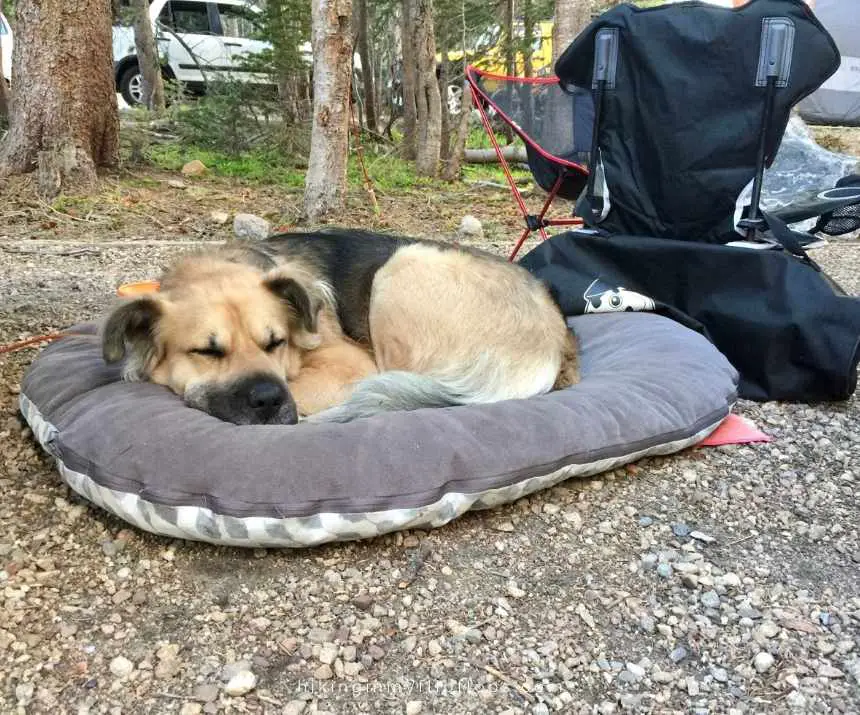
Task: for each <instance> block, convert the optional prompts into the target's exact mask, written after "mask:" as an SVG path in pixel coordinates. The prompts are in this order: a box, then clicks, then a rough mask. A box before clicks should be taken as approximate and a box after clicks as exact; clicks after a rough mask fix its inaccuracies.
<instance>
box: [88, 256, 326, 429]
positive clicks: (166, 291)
mask: <svg viewBox="0 0 860 715" xmlns="http://www.w3.org/2000/svg"><path fill="white" fill-rule="evenodd" d="M324 300H325V288H324V286H322V285H321V284H319V283H315V282H314V281H313V280H312V278H311V277H310V275H309V274H308V273H307V272H305V271H302V270H301V269H296V268H295V267H292V268H291V267H290V266H285V267H281V268H273V269H271V270H269V271H264V270H261V269H260V268H259V267H256V266H251V265H246V264H242V263H237V262H232V261H230V260H223V259H217V258H216V259H212V258H191V259H186V260H185V261H184V262H182V263H180V264H179V265H178V266H177V267H176V268H175V269H173V270H172V271H171V272H170V273H168V274H167V275H166V276H165V277H164V278H163V280H162V282H161V291H160V292H158V293H154V294H152V295H146V296H143V297H140V298H136V299H134V300H131V301H130V302H127V303H125V304H123V305H120V306H119V307H118V308H116V309H115V310H114V311H113V313H111V314H110V316H109V317H108V319H107V321H106V323H105V326H104V329H103V334H102V349H103V354H104V358H105V361H106V362H108V363H116V362H119V361H121V360H124V361H125V362H124V367H123V377H124V378H125V379H127V380H149V381H151V382H155V383H158V384H161V385H165V386H166V387H169V388H170V389H171V390H173V391H174V392H175V393H176V394H178V395H180V396H181V397H182V398H183V399H184V400H185V402H186V403H187V404H189V405H190V406H192V407H195V408H197V409H200V410H203V411H204V412H208V413H210V414H212V415H214V416H215V417H218V418H220V419H222V420H226V421H228V422H233V423H235V424H293V423H295V422H296V421H297V419H298V416H297V413H296V405H295V402H294V400H293V398H292V395H291V394H290V391H289V387H288V381H289V379H290V378H292V377H295V376H296V374H297V373H298V371H299V369H300V368H301V354H302V352H303V351H306V350H310V349H313V348H315V347H317V346H318V345H319V343H320V339H321V338H320V335H319V332H318V330H319V312H320V309H321V308H322V306H323V301H324Z"/></svg>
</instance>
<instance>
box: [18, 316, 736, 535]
mask: <svg viewBox="0 0 860 715" xmlns="http://www.w3.org/2000/svg"><path fill="white" fill-rule="evenodd" d="M570 324H571V326H572V327H573V328H574V330H575V331H576V333H577V335H578V337H579V341H580V346H581V353H582V356H581V357H582V373H583V380H582V382H581V383H580V384H578V385H576V386H575V387H573V388H570V389H568V390H564V391H560V392H553V393H550V394H548V395H541V396H539V397H533V398H531V399H528V400H512V401H507V402H499V403H495V404H491V405H481V406H470V407H453V408H447V409H435V410H418V411H416V412H407V413H389V414H385V415H380V416H377V417H372V418H369V419H365V420H358V421H356V422H352V423H348V424H319V425H316V424H314V425H311V424H299V425H293V426H242V427H238V426H235V425H232V424H228V423H225V422H221V421H219V420H217V419H215V418H214V417H211V416H209V415H207V414H205V413H203V412H199V411H197V410H194V409H192V408H189V407H186V406H185V405H184V404H183V403H182V401H181V400H180V399H179V398H178V397H176V396H175V395H173V394H172V393H171V392H169V391H168V390H166V389H165V388H162V387H159V386H157V385H152V384H142V383H123V382H121V381H120V380H119V372H118V370H117V369H116V368H112V367H108V366H106V365H105V364H104V362H103V361H102V359H101V350H100V344H99V341H98V339H97V337H96V336H95V335H94V334H91V335H89V336H81V337H78V336H75V337H68V338H64V339H62V340H60V341H58V342H56V343H54V344H52V345H50V346H49V347H48V348H46V349H45V350H44V351H43V352H42V354H41V355H40V356H39V357H38V358H37V359H36V361H35V362H34V364H33V365H32V366H31V368H30V370H29V372H28V373H27V375H26V377H25V379H24V382H23V385H22V394H21V407H22V411H23V412H24V414H25V416H26V418H27V419H28V421H29V422H30V424H31V426H32V427H33V430H34V433H35V434H36V436H37V438H38V439H39V441H40V442H41V443H42V444H43V445H44V447H45V448H46V449H47V450H48V451H50V452H51V454H53V455H54V456H55V457H56V459H57V462H58V466H59V469H60V471H61V473H62V475H63V477H64V478H65V479H66V481H67V482H68V483H69V484H70V486H72V488H74V489H75V490H76V491H78V492H79V493H81V494H83V495H84V496H85V497H86V498H88V499H90V500H91V501H93V502H95V503H97V504H99V505H100V506H103V507H105V508H107V509H109V510H110V511H113V512H114V513H116V514H117V515H119V516H120V517H122V518H124V519H127V520H128V521H131V522H132V523H134V524H136V525H138V526H139V527H141V528H143V529H148V530H150V531H154V532H157V533H164V534H168V535H171V536H180V537H185V538H192V539H202V540H206V541H212V542H215V543H226V544H240V545H246V546H259V545H267V546H305V545H311V544H316V543H322V542H324V541H331V540H335V539H352V538H362V537H366V536H373V535H376V534H380V533H386V532H388V531H392V530H395V529H401V528H412V527H418V526H424V527H427V526H438V525H440V524H443V523H445V522H447V521H450V520H451V519H452V518H454V517H456V516H458V515H459V514H461V513H463V512H464V511H466V510H467V509H470V508H481V507H487V506H493V505H496V504H499V503H503V502H505V501H511V500H513V499H516V498H519V497H520V496H522V495H524V494H527V493H531V492H533V491H535V490H536V489H541V488H546V487H548V486H551V485H552V484H555V483H557V482H559V481H561V480H562V479H565V478H568V477H569V476H573V475H586V474H593V473H596V472H597V471H602V470H604V469H608V468H613V467H615V466H618V465H620V464H623V463H626V462H629V461H632V460H634V459H638V458H639V457H641V456H644V455H647V454H665V453H668V452H671V451H676V450H678V449H682V448H684V447H686V446H689V445H690V444H695V443H696V442H698V441H699V440H701V439H702V438H703V437H704V436H705V435H707V434H708V433H709V432H710V431H711V430H713V429H714V428H715V427H716V426H717V425H718V424H719V422H720V421H721V420H722V419H723V418H724V417H725V416H726V415H727V414H728V412H729V409H730V407H731V404H732V403H733V401H734V399H735V389H736V384H737V374H736V372H735V371H734V369H733V368H732V367H731V365H730V364H729V363H728V361H727V360H726V359H725V358H724V357H723V356H722V355H721V354H720V353H719V352H718V351H717V350H716V349H715V348H714V347H713V346H712V345H711V344H710V343H709V342H708V341H707V340H705V339H704V338H703V337H702V336H700V335H698V334H697V333H694V332H693V331H690V330H688V329H686V328H684V327H682V326H680V325H679V324H677V323H674V322H672V321H670V320H668V319H666V318H662V317H660V316H656V315H652V314H648V313H624V314H609V315H588V316H581V317H577V318H572V319H571V320H570ZM75 330H76V331H78V332H83V331H88V332H90V333H94V328H93V326H83V327H82V328H81V327H79V328H77V329H75Z"/></svg>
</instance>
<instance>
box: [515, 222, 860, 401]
mask: <svg viewBox="0 0 860 715" xmlns="http://www.w3.org/2000/svg"><path fill="white" fill-rule="evenodd" d="M520 264H521V265H523V266H524V267H525V268H527V269H528V270H529V271H531V272H532V273H533V274H534V275H535V276H537V277H538V278H540V279H541V280H543V281H546V282H547V283H548V284H549V285H550V287H551V290H552V292H553V294H554V296H555V298H556V300H557V301H558V303H559V305H560V307H561V310H562V312H563V313H564V314H565V315H582V314H588V313H608V312H614V311H643V310H644V311H648V310H650V311H653V312H656V313H659V314H661V315H665V316H666V317H670V318H672V319H674V320H677V321H678V322H680V323H682V324H683V325H686V326H687V327H689V328H691V329H694V330H697V331H699V332H701V333H703V334H705V335H707V336H708V337H709V338H710V339H711V340H712V341H713V342H714V344H715V345H716V346H717V347H718V348H719V349H720V350H721V351H722V352H723V354H725V356H726V357H727V358H728V359H729V361H730V362H731V363H732V365H733V366H734V367H735V369H737V370H738V372H739V373H740V383H739V387H738V394H739V395H740V396H741V397H743V398H746V399H750V400H793V401H798V402H813V401H817V400H844V399H847V398H848V397H850V396H851V394H852V393H853V392H854V390H855V388H856V386H857V363H858V359H860V299H857V298H851V297H848V296H845V295H837V294H836V293H835V292H834V289H833V287H832V286H831V284H830V283H829V282H828V281H827V280H826V279H825V277H824V276H823V274H822V273H821V272H819V271H817V270H816V269H815V268H814V267H813V266H811V265H810V264H808V263H807V262H804V261H803V260H799V259H797V258H795V257H794V256H793V255H791V254H789V253H787V252H785V251H774V250H753V249H749V248H742V247H734V246H721V245H717V244H702V243H694V242H692V241H678V240H674V239H666V238H655V237H644V236H626V235H615V236H611V237H605V238H599V237H595V236H594V235H590V234H588V233H586V232H584V231H570V232H568V233H563V234H559V235H557V236H553V237H552V238H550V239H549V240H548V241H545V242H543V243H541V244H540V245H538V246H537V247H536V248H534V250H532V251H530V252H529V253H528V254H526V255H525V256H524V257H523V258H522V259H521V260H520ZM672 369H673V365H672V363H667V370H668V371H669V372H671V371H672Z"/></svg>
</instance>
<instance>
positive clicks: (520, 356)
mask: <svg viewBox="0 0 860 715" xmlns="http://www.w3.org/2000/svg"><path fill="white" fill-rule="evenodd" d="M102 346H103V353H104V358H105V360H106V361H107V362H108V363H116V362H119V361H123V377H124V378H125V379H127V380H149V381H151V382H154V383H158V384H161V385H165V386H166V387H168V388H170V389H171V390H173V391H174V392H175V393H176V394H178V395H180V396H181V397H182V398H183V399H184V400H185V402H186V403H187V404H188V405H190V406H192V407H195V408H197V409H200V410H203V411H205V412H208V413H210V414H212V415H214V416H215V417H218V418H220V419H222V420H226V421H228V422H233V423H235V424H274V423H285V424H292V423H295V422H296V421H297V420H298V419H299V417H300V416H301V417H308V418H309V421H317V422H326V421H328V422H346V421H349V420H352V419H356V418H359V417H366V416H370V415H373V414H376V413H379V412H384V411H389V410H414V409H418V408H422V407H442V406H449V405H465V404H475V403H487V402H494V401H497V400H506V399H515V398H525V397H530V396H532V395H538V394H541V393H545V392H548V391H550V390H553V389H560V388H564V387H567V386H569V385H572V384H574V383H575V382H577V380H578V359H577V351H576V342H575V339H574V336H573V335H572V334H571V332H570V331H569V330H568V328H567V326H566V324H565V321H564V317H563V316H562V314H561V312H560V311H559V309H558V307H557V305H556V304H555V302H554V301H553V299H552V297H551V296H550V294H549V292H548V291H547V289H546V288H545V286H544V285H543V284H542V283H541V282H539V281H538V280H537V279H535V278H534V277H533V276H532V275H531V274H530V273H528V271H526V270H525V269H523V268H521V267H519V266H517V265H513V264H511V263H508V262H507V261H504V260H502V259H500V258H497V257H495V256H493V255H491V254H488V253H484V252H481V251H476V250H471V249H464V248H457V247H455V246H452V245H448V244H442V243H435V242H431V241H424V240H414V239H408V238H400V237H394V236H388V235H378V234H371V233H366V232H360V231H347V230H332V231H324V232H319V233H286V234H281V235H277V236H273V237H271V238H269V239H268V240H266V241H262V242H260V243H256V244H252V245H250V244H249V245H247V246H244V247H239V248H236V247H224V248H220V249H215V250H210V251H206V252H200V253H195V254H192V255H189V256H186V257H184V258H182V259H180V260H179V261H178V262H177V263H176V265H174V266H173V267H171V268H170V269H169V270H167V271H166V273H165V274H164V276H163V277H162V279H161V282H160V291H159V292H158V293H153V294H150V295H144V296H142V297H138V298H135V299H133V300H130V301H128V302H125V303H124V304H121V305H120V306H118V307H117V308H116V309H115V310H114V311H113V312H112V313H111V314H110V315H109V316H108V318H107V320H106V322H105V324H104V328H103V332H102Z"/></svg>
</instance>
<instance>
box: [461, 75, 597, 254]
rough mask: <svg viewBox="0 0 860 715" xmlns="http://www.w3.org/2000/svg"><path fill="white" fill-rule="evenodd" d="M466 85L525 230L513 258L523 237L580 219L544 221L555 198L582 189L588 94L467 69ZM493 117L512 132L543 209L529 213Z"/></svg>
mask: <svg viewBox="0 0 860 715" xmlns="http://www.w3.org/2000/svg"><path fill="white" fill-rule="evenodd" d="M466 81H467V82H468V84H469V87H470V89H471V92H472V98H473V100H474V104H475V107H477V109H478V113H479V114H480V116H481V122H482V123H483V125H484V129H485V130H486V132H487V135H488V136H489V138H490V142H491V143H492V145H493V149H495V152H496V155H497V156H498V159H499V163H500V164H501V166H502V170H503V171H504V172H505V177H506V178H507V180H508V184H509V186H510V187H511V193H512V194H513V196H514V201H515V202H516V204H517V207H518V208H519V210H520V213H522V215H523V219H524V220H525V224H526V227H525V229H524V230H523V232H522V233H521V234H520V237H519V239H518V240H517V242H516V244H515V245H514V248H513V251H512V252H511V255H510V260H513V259H514V258H515V257H516V255H517V253H518V252H519V250H520V248H521V247H522V245H523V243H525V241H526V239H528V237H529V236H530V235H531V234H532V233H533V232H535V231H537V232H538V233H539V234H540V235H541V237H542V238H543V239H546V237H547V234H546V231H545V229H546V227H548V226H578V225H581V224H582V220H581V219H579V218H574V217H571V216H569V215H568V216H565V217H560V218H548V217H547V212H548V211H549V209H550V207H551V205H552V202H553V201H554V200H555V198H556V197H561V198H564V199H570V200H573V199H575V198H576V197H577V196H578V195H579V193H580V191H581V190H582V188H583V187H584V186H585V181H586V177H587V176H588V170H587V169H586V167H585V164H586V162H587V161H588V151H589V149H590V146H591V125H592V121H593V119H592V114H593V109H592V104H591V95H590V93H589V92H587V91H584V90H579V89H576V88H574V89H572V90H570V91H565V90H564V89H563V88H562V87H561V86H560V85H559V81H558V78H557V77H508V76H505V75H497V74H491V73H489V72H484V71H483V70H480V69H478V68H477V67H474V66H471V65H470V66H469V67H467V68H466ZM493 119H498V120H499V121H501V122H502V123H503V124H504V125H506V126H507V127H508V129H509V130H510V131H512V132H513V133H515V134H516V135H517V136H518V137H519V138H520V139H522V141H523V143H524V144H525V147H526V157H527V159H528V164H529V169H530V170H531V172H532V176H533V177H534V179H535V182H536V183H537V185H538V186H540V187H541V188H542V189H543V190H544V191H546V192H548V195H547V198H546V201H545V202H544V205H543V208H541V210H540V211H539V212H538V213H537V214H533V213H530V212H529V210H528V208H527V207H526V204H525V201H524V200H523V197H522V194H521V193H520V190H519V188H518V187H517V184H516V181H515V180H514V177H513V176H512V175H511V170H510V166H509V164H508V161H507V160H506V159H505V157H504V154H503V152H502V149H501V147H500V146H499V142H498V139H497V138H496V131H495V129H494V128H493V121H492V120H493Z"/></svg>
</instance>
